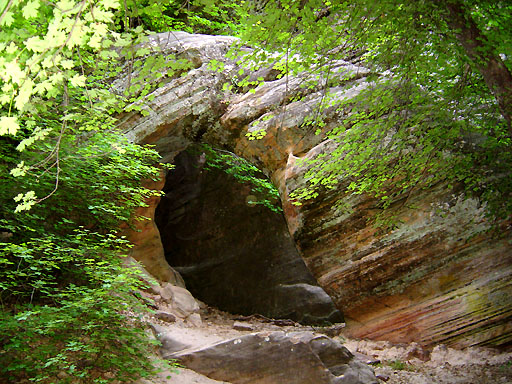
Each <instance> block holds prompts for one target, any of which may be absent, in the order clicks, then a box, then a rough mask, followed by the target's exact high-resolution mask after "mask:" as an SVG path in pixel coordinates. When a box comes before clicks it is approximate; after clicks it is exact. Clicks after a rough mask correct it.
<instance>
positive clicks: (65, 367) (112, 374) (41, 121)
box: [0, 0, 190, 383]
mask: <svg viewBox="0 0 512 384" xmlns="http://www.w3.org/2000/svg"><path fill="white" fill-rule="evenodd" d="M119 8H120V3H119V2H118V1H111V0H105V1H99V2H92V3H91V2H85V1H82V2H75V1H72V0H69V1H68V0H62V1H59V2H56V3H48V2H40V1H37V0H35V1H32V0H31V1H9V2H0V26H1V28H0V88H1V89H2V94H1V95H0V174H1V175H2V176H1V183H2V188H0V202H1V205H0V306H1V308H0V309H1V312H0V381H2V382H3V381H6V382H18V381H21V380H30V381H34V382H41V383H55V382H59V383H60V382H62V383H67V382H70V383H71V382H73V383H107V382H111V381H114V379H115V380H120V381H122V382H129V381H133V380H135V379H137V378H138V377H145V376H149V375H151V374H152V373H154V372H155V370H156V369H157V367H156V366H155V364H154V363H153V362H152V361H151V360H150V357H151V355H152V354H153V352H154V349H153V348H154V346H153V343H152V342H151V341H150V340H149V339H148V337H147V335H146V334H145V332H144V329H143V324H142V322H141V320H140V316H141V315H142V313H143V311H144V310H145V308H143V307H142V306H141V305H140V304H139V303H138V301H137V300H136V298H135V296H134V295H133V292H134V291H136V290H137V289H139V288H140V287H141V285H140V282H139V279H138V278H137V276H136V274H135V272H133V271H130V270H128V269H127V268H125V267H123V266H122V265H121V260H120V257H121V256H122V255H123V254H124V253H125V252H126V250H127V248H128V247H129V244H127V243H126V241H125V240H123V239H122V238H120V237H119V236H120V234H119V233H118V232H115V231H119V228H120V227H121V226H125V227H126V226H128V225H129V223H131V222H133V220H135V219H136V218H135V217H134V216H133V211H134V208H136V207H139V206H141V205H143V204H144V201H145V199H146V198H147V197H149V196H152V195H153V194H154V193H155V192H154V191H151V190H148V189H146V188H143V187H141V185H142V181H143V180H145V179H152V178H155V177H157V176H158V175H159V169H158V168H157V167H156V164H157V162H158V159H159V155H158V154H157V153H156V152H155V151H154V150H152V149H151V148H147V147H142V146H139V145H135V144H132V143H129V142H127V141H126V139H125V138H124V137H123V135H122V134H121V133H120V132H117V131H116V125H117V121H116V119H115V118H114V117H113V116H114V114H115V113H119V112H123V111H125V112H126V111H139V112H140V113H142V114H143V113H147V111H145V110H144V109H143V106H142V104H141V99H142V98H143V97H145V96H146V95H147V93H148V92H149V91H150V90H151V89H153V88H154V87H156V86H157V85H158V84H156V83H155V81H154V80H156V79H162V78H165V76H178V75H179V74H180V73H182V72H183V71H186V70H187V69H188V68H189V67H190V64H189V63H188V62H186V61H185V60H181V59H178V58H176V57H172V56H170V57H166V58H162V59H153V60H150V59H146V58H147V57H148V55H149V54H151V53H154V51H155V49H158V47H153V46H151V45H150V44H147V37H146V35H145V33H144V31H143V28H142V27H140V28H135V29H133V30H125V31H118V30H117V29H116V28H117V27H116V25H115V24H114V20H115V15H117V12H118V10H119ZM121 74H123V75H125V76H124V79H125V80H126V81H124V82H122V83H119V82H118V83H116V82H114V79H115V78H116V77H117V76H121V77H123V76H122V75H121ZM113 231H114V232H113Z"/></svg>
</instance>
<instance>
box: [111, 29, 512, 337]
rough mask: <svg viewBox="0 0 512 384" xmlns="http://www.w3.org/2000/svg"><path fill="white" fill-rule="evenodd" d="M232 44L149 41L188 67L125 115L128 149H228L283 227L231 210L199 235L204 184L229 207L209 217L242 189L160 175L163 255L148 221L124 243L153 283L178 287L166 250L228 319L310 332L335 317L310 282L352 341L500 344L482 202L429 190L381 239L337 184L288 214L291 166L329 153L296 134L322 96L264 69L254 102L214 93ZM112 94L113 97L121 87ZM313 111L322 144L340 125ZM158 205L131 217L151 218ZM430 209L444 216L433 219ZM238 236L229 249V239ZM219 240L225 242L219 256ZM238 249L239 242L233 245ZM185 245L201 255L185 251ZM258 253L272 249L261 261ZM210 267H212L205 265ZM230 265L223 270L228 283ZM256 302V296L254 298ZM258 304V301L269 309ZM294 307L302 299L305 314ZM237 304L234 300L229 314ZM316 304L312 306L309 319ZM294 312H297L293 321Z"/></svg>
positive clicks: (493, 256)
mask: <svg viewBox="0 0 512 384" xmlns="http://www.w3.org/2000/svg"><path fill="white" fill-rule="evenodd" d="M233 41H234V39H233V38H230V37H214V36H204V35H190V34H186V33H183V32H174V33H172V34H159V35H156V36H154V37H152V38H151V43H152V44H159V45H161V46H162V48H163V50H164V54H165V53H172V54H175V55H176V56H178V57H185V58H188V59H190V60H192V62H193V63H194V67H195V69H192V70H190V71H189V72H188V73H186V74H185V75H184V76H181V77H178V78H173V79H169V81H168V82H167V83H166V84H165V85H164V86H163V87H161V88H158V89H156V90H155V91H154V92H152V95H154V96H155V97H154V99H153V100H152V101H148V102H147V104H146V105H145V106H144V108H145V109H146V110H147V111H149V115H148V116H146V117H143V116H141V115H139V114H137V113H132V114H129V115H126V116H124V117H123V119H122V121H121V128H122V130H123V132H124V133H125V135H126V136H127V137H128V138H129V139H130V140H132V141H134V142H138V143H151V144H154V145H156V149H157V150H158V151H159V152H160V153H161V154H162V156H163V158H164V161H166V162H172V161H173V160H174V159H175V158H176V157H177V156H178V154H180V153H182V152H183V151H184V150H185V149H186V148H187V147H189V146H190V145H191V144H193V143H197V142H204V143H208V144H210V145H212V146H213V147H216V148H222V149H224V150H229V151H232V152H234V153H235V154H236V155H238V156H240V157H243V158H245V159H247V160H249V161H250V162H252V163H253V164H255V165H256V166H258V167H259V168H260V169H261V170H262V171H263V172H264V173H265V174H266V175H267V176H268V177H269V178H270V179H271V180H272V181H273V183H274V184H275V185H276V186H277V188H278V189H279V191H280V196H281V200H282V206H283V210H284V218H285V220H286V224H285V223H284V221H283V220H282V218H281V217H279V216H276V217H270V216H271V215H270V214H269V215H270V216H265V215H264V214H263V213H261V212H259V213H258V214H257V215H256V216H258V217H259V219H258V220H259V221H255V222H254V223H253V225H252V226H251V225H246V224H245V223H244V220H243V219H244V215H245V213H244V212H246V211H243V209H244V208H243V207H241V205H243V204H240V203H239V202H234V203H233V204H231V205H229V206H227V205H226V206H221V207H220V208H219V207H217V208H215V207H213V208H211V210H210V211H209V212H208V213H205V215H206V216H208V215H209V216H208V217H210V218H213V217H219V216H221V213H220V212H221V211H224V214H225V215H226V216H229V215H230V213H229V212H225V211H226V210H229V209H231V208H233V209H241V210H240V211H237V213H233V217H237V218H238V219H236V220H234V221H231V222H230V221H229V219H228V221H227V224H226V225H225V226H224V228H223V229H222V231H221V232H219V231H216V230H212V229H211V228H208V222H209V221H208V220H210V219H204V220H206V221H201V220H200V218H198V216H200V215H201V212H203V211H202V208H201V205H200V203H199V202H200V201H202V200H201V199H203V197H198V196H199V195H200V193H201V191H202V190H204V189H205V188H206V187H205V186H207V185H210V186H211V185H213V186H214V187H212V188H213V189H216V190H217V192H218V193H220V194H222V191H225V192H224V193H225V194H230V193H231V194H232V195H230V196H233V198H228V199H221V198H220V197H214V198H213V199H211V200H209V203H208V206H211V205H212V204H214V203H215V202H216V201H217V202H219V203H221V204H228V200H233V201H234V200H235V197H234V196H241V199H242V201H243V199H244V198H245V196H246V195H247V194H248V191H247V190H246V189H245V190H244V188H243V187H242V186H238V187H233V188H235V189H234V191H235V192H232V191H231V192H230V191H227V190H226V188H228V187H226V185H225V181H220V182H219V181H218V179H219V178H222V177H221V176H209V178H208V177H206V176H201V175H199V174H198V173H200V172H196V171H193V170H192V171H190V173H189V174H188V176H187V175H183V177H181V176H179V175H178V174H176V173H175V174H174V175H172V174H171V175H170V177H171V178H174V179H173V180H174V182H170V183H168V185H167V186H166V192H168V193H170V195H169V196H173V198H172V199H171V198H170V197H169V196H168V199H167V203H166V199H164V200H163V202H162V204H163V205H162V206H161V207H160V208H159V210H160V211H161V213H160V214H159V216H158V217H157V221H158V222H159V225H160V228H165V227H166V226H168V225H170V227H169V228H170V229H169V228H168V229H169V231H170V233H171V234H168V233H166V234H164V235H163V236H162V237H163V238H164V240H165V244H164V245H162V242H161V240H160V236H159V233H158V230H157V228H156V226H155V224H154V223H152V222H151V223H149V222H146V223H145V224H144V226H145V228H142V229H143V231H142V232H140V233H134V234H132V240H134V241H135V243H136V244H137V247H136V249H135V250H134V252H133V253H134V257H135V258H137V259H138V260H140V261H141V262H142V263H143V264H144V265H145V266H146V267H147V269H148V270H149V271H150V272H151V273H153V274H154V275H155V276H156V277H158V278H159V279H161V280H164V281H165V280H170V281H173V279H176V276H175V273H174V272H173V270H172V269H171V268H169V266H168V264H167V262H166V260H165V256H164V254H165V252H167V253H169V252H171V253H172V247H174V246H176V247H180V248H181V249H184V251H183V252H184V254H186V255H188V256H187V257H188V258H187V257H183V255H182V256H179V255H178V256H175V257H173V260H174V259H176V260H180V261H179V262H180V263H181V266H182V268H181V269H182V271H183V272H184V275H185V276H186V279H187V280H188V279H191V280H194V273H195V272H197V273H199V275H195V276H196V278H195V280H197V281H199V283H197V282H196V285H197V290H198V291H199V292H201V291H202V292H203V293H204V294H205V295H206V296H208V295H207V292H208V291H209V290H212V289H226V290H225V291H222V292H220V293H219V292H217V293H216V294H213V293H212V294H211V295H210V296H211V299H212V300H213V301H214V302H215V301H216V300H219V299H218V297H219V296H225V297H230V298H231V299H229V300H227V302H228V303H229V304H228V305H227V309H229V310H231V311H240V312H244V311H245V312H247V311H260V312H261V311H266V312H267V314H268V315H271V316H273V315H276V316H280V315H281V316H292V317H293V316H294V317H296V318H298V319H299V320H300V319H301V316H302V317H304V314H305V313H310V314H311V313H313V314H316V316H317V318H316V320H320V319H330V320H337V319H341V317H340V316H339V314H338V313H337V312H336V311H335V310H334V307H333V306H332V302H331V301H330V299H329V298H328V297H326V296H325V294H324V293H323V292H322V291H321V290H319V289H318V288H316V287H315V282H314V280H316V281H317V282H318V284H319V285H320V286H321V287H322V288H323V290H325V292H327V294H328V295H329V296H330V298H332V301H333V302H334V305H335V306H336V307H337V308H338V309H339V310H340V311H341V312H342V313H343V315H344V317H345V321H346V322H347V331H348V334H349V335H351V336H355V337H368V338H372V339H380V340H390V341H395V342H404V341H417V342H420V343H422V344H425V345H431V344H434V343H445V344H449V345H453V346H458V347H464V346H470V345H493V346H505V345H510V342H511V340H512V321H511V320H512V300H511V299H510V297H512V279H511V277H512V247H511V245H510V228H509V227H506V226H503V236H502V237H500V238H492V237H490V236H489V235H488V234H486V233H485V231H483V230H485V229H486V228H487V224H486V221H485V218H484V215H483V211H482V209H481V208H480V205H479V203H478V201H476V200H473V199H469V200H463V199H462V198H460V197H457V196H455V195H453V194H452V191H450V190H448V189H446V188H445V187H444V186H442V185H438V186H436V187H435V188H433V189H431V190H428V191H424V190H420V191H413V193H412V194H411V196H409V202H410V203H411V204H412V205H415V206H417V209H416V210H414V211H411V210H408V209H405V208H403V207H402V205H403V204H402V203H400V202H399V203H397V204H395V205H393V206H392V207H391V211H390V212H392V213H393V214H397V215H398V218H399V219H400V222H401V224H399V226H398V228H396V229H394V230H390V231H387V232H384V233H382V232H379V231H377V230H376V229H375V228H373V227H372V226H370V225H369V224H368V219H370V218H372V217H373V216H374V215H375V214H376V212H377V209H376V204H375V202H374V201H373V200H372V199H371V198H369V197H367V196H364V195H357V196H350V195H345V194H344V192H343V191H344V189H343V185H340V188H339V189H338V190H330V191H325V192H324V193H322V194H321V196H319V197H318V198H316V199H314V200H311V201H307V202H305V203H304V204H303V205H302V206H299V207H297V206H294V205H292V204H291V203H290V202H289V199H288V193H289V191H290V190H291V189H292V187H296V186H297V185H300V183H302V181H301V178H300V176H301V174H303V173H304V172H305V170H304V169H303V168H302V167H299V166H296V165H295V164H296V160H297V159H298V158H304V157H311V156H314V155H315V154H318V153H327V154H328V153H329V152H330V151H332V149H333V146H334V145H335V144H334V143H332V142H330V141H328V140H325V139H324V138H323V137H325V136H322V135H315V134H314V130H316V129H317V128H316V127H311V126H301V123H302V122H303V120H304V118H305V117H306V116H307V115H308V114H309V113H310V112H311V111H312V110H314V108H315V106H316V105H318V103H319V102H320V100H321V98H322V94H323V93H322V88H323V87H324V85H325V84H324V83H323V80H321V79H319V80H318V87H317V88H315V89H310V90H308V91H307V94H305V92H306V90H305V89H302V88H301V86H300V85H301V82H302V80H303V78H300V77H297V78H289V79H275V77H274V76H275V74H274V73H273V71H272V70H271V69H262V70H260V71H258V72H255V73H254V74H253V76H254V78H257V77H263V78H264V79H265V83H264V84H263V85H260V86H258V87H257V88H256V89H255V92H249V91H248V90H243V91H238V92H237V93H231V92H224V91H222V85H223V84H224V83H225V82H227V81H229V80H231V79H232V78H235V77H236V76H237V73H238V71H239V69H240V68H239V67H238V66H237V65H236V64H235V63H234V62H232V61H230V60H228V59H226V58H225V53H226V52H227V50H228V48H229V45H230V44H231V43H232V42H233ZM212 59H215V60H218V61H223V62H224V63H225V69H224V71H223V72H221V73H219V72H214V71H211V70H209V69H208V63H209V62H210V60H212ZM335 72H336V73H337V76H339V78H340V79H341V77H343V81H342V80H340V82H339V84H338V85H336V84H334V85H332V86H331V88H330V91H331V92H333V93H334V94H335V95H336V97H339V98H341V97H344V96H346V95H347V94H349V93H350V94H356V93H357V92H359V91H360V89H362V88H363V87H365V86H367V83H366V82H365V76H366V75H368V70H366V69H365V68H362V67H359V66H356V65H353V64H351V63H348V62H339V63H338V66H337V68H336V69H335ZM304 77H307V74H304ZM347 78H348V80H347ZM330 84H331V82H330ZM118 86H122V81H120V82H119V84H118ZM298 92H300V94H301V95H303V96H305V97H304V98H302V100H300V101H290V100H292V98H291V95H293V94H295V93H298ZM323 113H324V116H325V120H326V121H327V125H326V127H325V128H324V132H325V130H328V129H329V128H332V127H334V126H335V125H336V124H337V115H336V111H335V109H334V108H332V109H327V110H325V111H324V112H323ZM271 115H272V116H271ZM260 129H265V130H266V136H265V137H264V138H263V139H261V140H252V141H250V140H248V139H247V137H246V136H245V135H246V133H248V132H251V131H257V130H260ZM183 156H185V155H182V158H181V160H180V162H181V163H180V164H181V165H180V167H181V168H180V172H185V173H186V170H187V167H188V169H189V170H190V169H193V167H192V168H191V165H193V164H194V162H196V165H197V164H198V163H197V162H198V161H199V160H198V159H197V158H196V159H194V158H188V159H186V158H185V157H186V156H185V157H183ZM187 164H188V165H187ZM194 172H196V174H195V175H193V173H194ZM187 178H188V179H187ZM185 179H187V180H188V181H187V183H188V185H189V186H191V190H189V191H188V192H187V191H185V193H181V194H180V193H178V192H179V191H178V192H176V186H177V185H178V186H179V185H181V184H180V183H182V182H184V180H185ZM212 183H213V184H212ZM215 183H217V184H215ZM219 183H220V184H219ZM156 184H158V183H156ZM156 184H155V185H154V187H155V188H162V187H163V182H162V183H160V184H159V185H156ZM201 185H203V187H201ZM194 188H196V189H195V190H194ZM236 188H238V189H236ZM244 194H245V195H244ZM176 199H182V203H183V204H182V206H189V207H192V208H190V209H189V210H188V211H186V210H183V211H179V212H178V213H176V212H177V210H179V209H181V208H183V207H181V208H180V206H179V204H178V205H176V204H174V203H175V202H176ZM198 199H199V200H198ZM340 199H341V200H343V202H344V204H343V205H345V206H346V205H347V204H348V205H349V206H350V207H351V210H350V211H349V212H346V211H343V210H337V209H335V208H334V203H335V202H337V201H339V200H340ZM156 200H157V199H154V201H153V202H152V204H151V205H150V207H148V208H146V209H141V212H142V213H144V214H145V215H146V216H151V217H153V215H154V209H155V206H156V203H157V201H156ZM198 201H199V202H198ZM173 202H174V203H173ZM194 204H195V205H194ZM198 204H199V205H198ZM165 205H167V208H165ZM203 207H204V205H203ZM230 207H231V208H230ZM439 207H443V211H442V212H439V209H438V208H439ZM247 209H248V210H250V209H256V208H247ZM250 212H252V213H254V212H256V211H250ZM248 214H249V215H250V214H251V213H248ZM237 215H238V216H237ZM206 216H205V217H206ZM170 218H171V219H170ZM183 218H186V219H185V221H189V224H190V225H192V226H195V225H199V226H200V229H198V231H199V230H204V231H206V232H207V236H206V237H204V238H200V239H199V238H195V239H192V240H191V241H192V243H190V242H189V243H187V242H186V241H185V240H183V238H184V234H185V233H187V231H188V233H189V234H190V228H189V229H186V228H184V227H183V226H182V224H183V223H184V222H180V221H179V220H182V219H183ZM196 219H197V220H196ZM169 220H170V221H169ZM173 220H174V221H173ZM190 220H192V221H190ZM194 220H195V221H194ZM219 220H222V219H221V218H219ZM247 221H249V219H247ZM169 223H171V224H169ZM173 223H174V224H173ZM176 223H177V224H176ZM173 225H174V226H173ZM211 225H216V224H215V223H211ZM219 225H220V224H219ZM238 225H239V227H237V226H238ZM262 226H263V227H265V226H267V227H269V228H273V230H272V231H270V232H273V233H272V234H270V233H269V232H268V228H262ZM235 227H237V228H236V230H237V232H236V233H237V235H236V237H229V236H227V235H226V234H227V233H229V232H230V229H235ZM173 231H174V232H176V233H177V236H178V237H180V236H181V240H180V239H177V237H176V236H174V235H173V234H172V232H173ZM180 231H181V232H180ZM247 231H249V233H247ZM244 234H245V235H244ZM173 236H174V237H173ZM205 238H208V239H209V240H205ZM221 238H224V239H225V240H226V242H225V243H224V244H225V245H226V248H225V253H224V254H222V249H223V246H222V244H223V243H222V241H221V240H219V239H221ZM212 239H213V240H212ZM251 239H252V240H251ZM254 239H256V241H254ZM178 240H179V241H178ZM219 241H220V242H219ZM236 241H238V242H239V243H238V244H234V243H235V242H236ZM265 241H267V243H266V244H263V243H265ZM187 244H188V245H187ZM194 244H195V245H197V251H191V249H192V248H193V246H194ZM228 244H229V247H228V246H227V245H228ZM164 246H165V247H166V248H167V249H166V251H164ZM258 246H260V248H258ZM191 247H192V248H191ZM211 249H215V255H212V254H211V253H209V251H208V250H211ZM265 250H270V252H269V254H268V255H265V252H264V251H265ZM180 257H181V258H180ZM262 257H263V260H262ZM302 260H303V261H304V262H305V265H307V268H308V269H309V271H310V272H308V270H307V269H306V268H304V265H303V262H302ZM206 264H208V265H209V266H210V267H208V266H206V267H205V265H206ZM230 267H233V270H232V271H231V272H230ZM253 267H255V268H256V270H254V269H253ZM251 269H253V270H252V272H251ZM194 271H195V272H194ZM233 271H236V273H235V272H233ZM310 273H311V274H312V276H313V277H314V279H313V278H312V277H311V275H310ZM187 275H188V276H187ZM197 276H200V278H197ZM208 276H214V277H213V278H212V280H211V281H209V282H208V281H207V282H205V284H204V286H201V283H200V281H204V279H206V278H207V277H208ZM226 279H227V281H226ZM229 287H230V289H227V288H229ZM191 289H192V288H191ZM192 291H194V289H192ZM304 295H306V296H304ZM308 295H309V296H308ZM252 296H254V297H258V298H257V299H254V300H253V299H251V297H252ZM262 297H263V298H264V297H266V298H268V302H267V303H266V304H265V300H263V299H262ZM301 297H307V300H303V301H302V302H301V301H300V298H301ZM199 298H200V299H201V297H199ZM207 299H208V297H207ZM288 299H289V300H288ZM251 300H253V301H251ZM237 302H240V307H238V308H237V307H236V303H237ZM269 302H272V303H271V304H269ZM312 302H315V303H317V304H318V306H317V307H314V305H312V304H311V303H312ZM244 303H245V304H246V305H245V304H244ZM247 303H249V304H247ZM217 305H219V304H217ZM244 305H245V307H244ZM294 306H295V307H296V308H302V309H303V311H302V312H301V311H300V310H299V312H300V313H299V312H296V313H293V307H294ZM221 309H222V308H221ZM281 309H282V310H281ZM280 310H281V312H280ZM313 317H314V316H313ZM302 320H304V319H302ZM305 320H315V319H311V318H310V319H305Z"/></svg>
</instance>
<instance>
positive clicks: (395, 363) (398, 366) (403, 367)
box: [384, 360, 416, 371]
mask: <svg viewBox="0 0 512 384" xmlns="http://www.w3.org/2000/svg"><path fill="white" fill-rule="evenodd" d="M384 364H386V365H388V366H389V367H391V368H393V369H394V370H396V371H415V370H416V368H415V367H414V366H413V365H410V364H407V363H405V362H403V361H402V360H386V361H385V362H384Z"/></svg>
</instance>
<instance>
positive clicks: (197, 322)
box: [187, 313, 203, 327]
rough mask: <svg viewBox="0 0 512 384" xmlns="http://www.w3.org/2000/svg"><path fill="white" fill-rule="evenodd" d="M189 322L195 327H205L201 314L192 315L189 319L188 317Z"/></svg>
mask: <svg viewBox="0 0 512 384" xmlns="http://www.w3.org/2000/svg"><path fill="white" fill-rule="evenodd" d="M187 321H188V322H189V323H190V324H192V325H193V326H194V327H200V326H201V325H203V320H201V315H200V314H199V313H193V314H191V315H190V316H189V317H187Z"/></svg>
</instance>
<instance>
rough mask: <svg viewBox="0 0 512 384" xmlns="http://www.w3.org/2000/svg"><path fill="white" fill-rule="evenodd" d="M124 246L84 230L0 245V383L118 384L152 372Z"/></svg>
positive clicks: (110, 237) (135, 281)
mask: <svg viewBox="0 0 512 384" xmlns="http://www.w3.org/2000/svg"><path fill="white" fill-rule="evenodd" d="M124 243H125V241H123V240H121V239H119V238H117V237H116V236H115V235H99V234H97V233H93V232H90V231H87V230H84V229H81V230H76V231H75V232H74V233H70V234H68V235H64V236H63V235H61V236H56V235H54V234H52V235H41V237H34V238H32V239H31V240H30V241H27V242H24V243H20V244H14V243H1V244H0V263H1V264H2V273H1V275H2V284H1V288H2V291H1V294H2V296H1V297H2V302H3V303H4V305H5V304H6V303H9V302H10V303H12V305H11V306H10V307H11V311H5V309H6V307H4V312H0V346H1V349H0V359H1V361H2V366H1V368H0V377H3V378H4V379H7V380H8V382H16V381H17V380H21V379H23V378H28V379H30V380H31V381H34V382H41V383H51V382H55V381H57V380H58V381H59V382H62V383H67V382H78V383H106V382H110V381H112V378H113V377H116V379H117V380H120V381H122V382H128V381H132V379H133V378H134V377H139V376H148V375H149V374H151V373H152V372H154V370H155V368H154V367H153V366H152V363H151V362H150V361H149V360H148V359H145V358H141V356H147V355H150V354H151V353H152V352H153V350H154V346H153V342H151V341H150V340H149V339H148V338H147V336H146V335H145V334H144V329H143V327H142V323H141V322H140V320H138V319H137V317H134V313H141V312H142V311H143V308H142V307H141V305H140V304H139V302H138V301H137V300H136V298H135V297H134V296H133V295H132V291H133V290H136V289H138V288H140V281H139V279H138V277H137V274H136V273H135V272H133V271H132V270H127V269H126V268H123V267H121V260H120V258H119V252H121V251H122V249H123V246H124Z"/></svg>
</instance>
